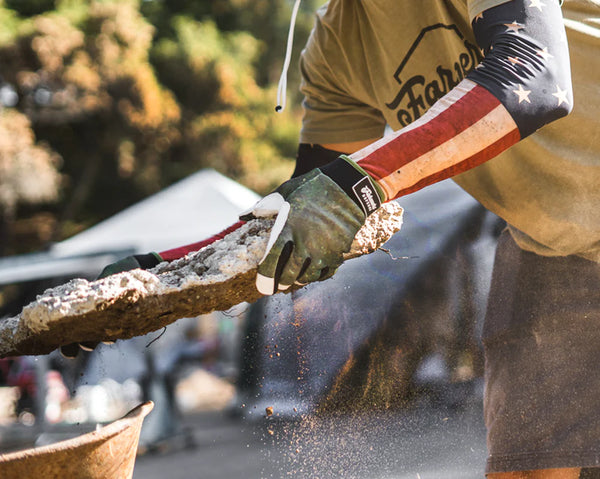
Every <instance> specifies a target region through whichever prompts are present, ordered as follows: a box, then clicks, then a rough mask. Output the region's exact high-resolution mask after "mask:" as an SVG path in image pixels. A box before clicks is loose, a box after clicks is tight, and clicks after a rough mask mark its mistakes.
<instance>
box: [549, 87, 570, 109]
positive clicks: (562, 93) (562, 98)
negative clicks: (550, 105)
mask: <svg viewBox="0 0 600 479" xmlns="http://www.w3.org/2000/svg"><path fill="white" fill-rule="evenodd" d="M567 94H568V92H567V90H561V88H560V86H559V85H556V93H552V96H555V97H556V98H557V99H558V106H560V105H562V104H563V103H566V104H567V105H568V104H569V100H568V99H567Z"/></svg>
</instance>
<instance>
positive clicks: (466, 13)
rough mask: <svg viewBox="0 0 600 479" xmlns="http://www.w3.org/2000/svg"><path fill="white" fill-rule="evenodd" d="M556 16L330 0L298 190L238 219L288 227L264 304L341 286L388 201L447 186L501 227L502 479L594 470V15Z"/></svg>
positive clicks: (494, 430) (494, 403)
mask: <svg viewBox="0 0 600 479" xmlns="http://www.w3.org/2000/svg"><path fill="white" fill-rule="evenodd" d="M563 10H564V12H565V17H566V18H565V19H564V21H563V15H562V12H561V6H560V5H559V0H445V1H441V0H421V1H418V2H416V1H408V0H363V1H360V2H359V1H356V0H331V1H330V2H329V3H328V4H326V5H325V6H323V7H322V8H321V9H320V10H319V12H318V14H317V21H316V24H315V28H314V30H313V32H312V34H311V37H310V39H309V41H308V44H307V46H306V49H305V50H304V52H303V55H302V60H301V70H302V75H303V83H302V87H301V88H302V92H303V93H304V95H305V100H304V107H305V116H304V119H303V127H302V131H301V135H300V142H301V145H300V148H299V154H298V163H297V168H296V172H295V178H293V179H292V180H290V181H288V182H286V183H284V184H283V185H282V186H281V187H279V188H278V189H277V191H276V192H275V193H273V194H271V195H268V196H267V197H265V198H263V200H261V201H260V202H259V203H258V204H257V205H256V206H255V207H254V208H253V209H252V211H250V212H248V213H247V214H245V215H243V218H250V217H257V216H267V215H274V214H276V215H277V220H276V223H275V226H274V228H273V232H272V234H271V238H270V241H269V245H268V247H267V248H268V251H267V253H266V254H265V257H264V258H263V261H262V262H261V265H260V266H259V273H258V277H257V287H258V289H259V290H260V291H261V292H263V293H264V294H273V293H275V292H277V291H278V290H285V289H287V288H289V287H290V286H291V285H292V284H294V283H299V284H305V283H309V282H312V281H316V280H322V279H325V278H327V277H329V276H331V275H332V274H333V273H334V272H335V270H336V268H337V267H338V266H339V265H340V264H341V261H342V254H343V252H345V251H347V250H348V249H349V246H350V244H351V241H352V239H353V237H354V235H355V233H356V231H357V230H358V229H359V228H360V226H361V225H362V224H363V222H364V220H365V218H366V216H368V215H369V214H370V213H372V212H373V211H374V210H375V209H376V208H377V207H378V206H379V205H380V204H381V203H382V202H384V201H389V200H391V199H394V198H398V197H401V196H402V195H404V194H407V193H410V192H413V191H415V190H417V189H419V188H422V187H424V186H426V185H428V184H431V183H434V182H436V181H439V180H442V179H445V178H448V177H454V179H455V181H457V182H458V183H459V184H460V185H461V186H462V187H463V188H464V189H465V190H466V191H468V192H469V193H471V194H472V195H473V196H474V197H475V198H477V199H478V200H479V201H480V202H481V203H482V204H483V205H484V206H486V207H487V208H488V209H490V210H491V211H493V212H494V213H496V214H498V215H499V216H501V217H502V218H504V219H505V220H506V221H507V223H508V224H509V228H508V230H507V231H505V232H504V233H503V235H502V237H501V238H500V241H499V245H498V250H497V256H496V263H495V267H494V277H493V281H492V291H491V293H490V300H489V305H488V314H487V317H486V322H485V325H484V333H483V342H484V349H485V355H486V370H485V379H486V393H485V419H486V425H487V428H488V448H489V458H488V463H487V471H486V472H487V474H488V476H489V477H492V478H494V479H497V478H500V479H504V478H556V479H558V478H561V479H562V478H565V479H566V478H577V477H579V474H580V471H581V468H589V467H594V466H598V465H600V419H599V418H598V417H597V416H598V415H597V414H596V411H595V405H596V398H597V397H600V374H598V373H597V367H596V365H597V364H598V363H599V360H600V348H599V347H598V344H600V328H599V327H598V326H600V293H599V286H600V265H599V264H598V263H599V262H600V212H599V211H600V209H599V207H600V188H599V185H600V159H599V157H598V151H597V150H598V141H597V138H598V132H599V131H600V122H599V120H598V115H597V111H598V107H599V106H600V92H599V91H598V85H600V65H599V64H598V50H597V46H598V44H599V42H600V40H599V39H600V27H599V26H598V21H597V18H598V17H600V2H598V1H597V0H573V1H571V2H566V4H565V5H564V6H563ZM565 25H566V27H567V30H568V33H569V35H568V37H569V44H568V43H567V35H566V34H565ZM569 48H570V50H571V60H570V59H569ZM570 66H572V67H573V72H574V74H573V81H572V80H571V74H570V70H571V69H570ZM573 92H574V95H575V97H576V99H577V101H578V103H577V104H575V108H574V109H573V106H574V97H573ZM572 109H573V112H572V113H571V110H572ZM569 113H571V115H569V116H568V117H567V118H565V119H562V120H560V121H556V120H558V119H559V118H561V117H563V116H566V115H567V114H569ZM386 124H387V125H389V126H391V128H392V129H393V130H394V133H393V134H391V135H388V136H385V137H383V133H384V128H385V126H386ZM545 125H548V126H545ZM542 127H543V128H542ZM540 129H541V130H540ZM538 130H540V131H539V132H538Z"/></svg>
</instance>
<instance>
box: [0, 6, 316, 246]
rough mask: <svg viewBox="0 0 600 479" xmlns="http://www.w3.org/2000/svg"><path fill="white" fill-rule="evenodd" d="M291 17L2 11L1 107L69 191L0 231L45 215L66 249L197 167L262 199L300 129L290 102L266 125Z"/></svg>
mask: <svg viewBox="0 0 600 479" xmlns="http://www.w3.org/2000/svg"><path fill="white" fill-rule="evenodd" d="M305 4H306V6H305V7H303V8H304V10H303V11H302V12H303V13H302V14H301V15H300V16H299V19H298V22H297V28H296V32H297V33H296V47H295V48H296V53H298V50H299V49H300V48H301V46H302V45H303V43H304V40H305V38H306V35H308V32H309V30H310V24H311V22H312V20H311V15H310V14H309V11H311V10H312V8H313V7H312V5H313V2H311V1H307V2H305ZM290 11H291V3H290V2H289V1H288V0H210V1H209V0H203V1H201V0H199V1H187V0H169V1H165V0H144V1H141V0H0V75H1V79H0V102H4V100H3V98H6V99H10V98H12V101H13V103H12V104H10V105H8V104H7V103H5V106H12V107H14V111H12V114H14V115H17V114H19V115H21V117H22V118H23V119H26V120H28V122H29V123H27V126H26V128H29V136H28V137H27V138H29V140H30V143H29V145H30V149H32V148H38V149H39V151H44V152H46V154H47V155H48V161H47V162H46V163H47V165H49V168H50V170H52V171H54V173H55V174H56V168H57V166H56V165H57V163H56V159H57V158H62V163H61V165H62V166H61V167H60V173H61V175H62V178H63V179H64V181H62V182H58V181H56V182H55V183H52V184H53V187H54V188H55V190H54V193H53V194H52V195H49V194H48V195H46V196H44V199H43V202H42V203H40V205H41V206H39V207H37V209H36V207H34V208H32V207H30V208H29V209H23V208H19V207H18V204H19V202H17V206H13V207H12V211H13V212H14V213H12V216H6V215H5V217H6V218H8V219H7V220H5V223H7V222H10V221H13V220H14V221H15V222H17V223H18V222H19V221H28V222H29V223H28V224H30V223H31V221H30V220H31V218H32V217H35V216H36V215H38V216H39V215H40V214H42V216H44V217H45V218H48V217H51V218H52V219H53V221H54V222H55V223H56V225H57V226H56V230H55V234H54V239H62V238H64V237H66V236H69V235H71V234H73V233H75V232H77V231H79V230H81V229H82V228H85V227H87V226H89V225H91V224H93V223H95V222H97V221H99V220H101V219H103V218H105V217H107V216H109V215H111V214H114V213H115V212H117V211H119V210H120V209H122V208H124V207H126V206H128V205H129V204H131V203H133V202H135V201H138V200H139V199H141V198H143V197H144V196H146V195H148V194H151V193H153V192H155V191H157V190H159V189H160V188H163V187H165V186H167V185H168V184H170V183H172V182H173V181H176V180H179V179H181V178H182V177H184V176H186V175H188V174H190V173H192V172H194V171H196V170H198V169H199V168H204V167H213V168H216V169H217V170H219V171H221V172H223V173H225V174H226V175H228V176H230V177H232V178H234V179H236V180H238V181H241V182H242V183H244V184H246V185H247V186H250V187H251V188H253V189H255V190H257V191H258V192H260V193H267V192H268V191H269V190H270V189H272V188H273V187H275V186H276V185H277V184H279V183H280V182H281V181H283V180H284V179H285V178H286V177H287V176H288V175H289V174H290V172H291V170H292V166H293V162H292V161H291V160H292V158H293V156H294V155H295V149H296V143H297V135H298V128H299V119H300V113H299V110H300V109H299V101H289V102H288V105H290V106H291V108H290V106H289V107H288V111H286V112H285V113H284V114H282V115H277V114H275V113H274V106H275V96H276V95H275V83H276V82H277V81H278V79H279V71H280V69H281V65H282V63H283V56H284V52H285V41H286V38H287V31H288V27H289V15H290ZM295 58H297V56H296V57H295ZM292 70H294V69H293V68H292ZM297 81H298V79H297V75H296V77H295V78H294V76H292V78H291V79H290V87H289V91H290V96H291V97H294V91H295V90H297V88H295V86H294V85H297ZM3 85H4V86H6V88H7V89H6V90H3V88H4V86H3ZM3 91H4V93H6V94H4V93H3ZM11 92H12V93H11ZM7 95H8V96H7ZM11 95H12V96H11ZM295 99H296V100H298V97H297V96H296V97H295ZM24 128H25V126H24ZM10 138H13V136H10ZM36 141H37V143H36ZM21 147H23V145H21V146H19V145H18V144H17V143H15V145H14V148H12V147H11V148H12V149H10V150H7V151H11V152H15V153H14V155H15V156H14V158H13V159H12V160H11V161H12V163H15V162H19V161H22V160H20V159H19V158H21V156H19V155H18V154H17V153H16V152H17V150H16V149H15V148H21ZM35 151H38V150H35ZM3 154H4V153H3ZM7 154H8V155H10V154H13V153H7ZM15 164H16V163H15ZM50 170H48V171H50ZM32 171H33V170H32ZM56 177H57V178H58V175H57V176H56ZM6 178H7V179H6V181H5V183H6V185H7V186H2V188H4V189H5V190H6V191H13V190H14V191H20V190H19V188H20V187H18V186H17V185H16V183H15V185H14V186H8V184H9V183H11V184H12V183H13V182H14V181H16V180H14V179H12V177H9V176H6ZM9 178H10V179H9ZM48 184H50V183H48ZM0 185H3V183H0ZM61 187H62V190H61V193H62V194H61V195H58V190H59V189H60V188H61ZM11 188H12V189H11ZM40 191H42V190H40ZM50 200H56V201H58V203H57V204H56V206H54V207H49V206H48V205H47V204H46V203H47V202H48V201H50ZM0 201H2V200H0ZM19 201H20V202H21V204H24V199H23V201H21V200H19ZM39 201H42V200H39ZM30 203H31V201H30ZM10 218H13V220H10ZM9 220H10V221H9ZM44 224H45V225H46V226H45V228H46V229H47V225H48V224H49V222H48V221H45V222H44ZM18 230H20V229H19V228H13V232H14V231H18ZM42 236H43V235H40V238H41V237H42ZM10 240H11V241H10V244H8V246H7V249H6V250H5V252H11V251H12V252H14V251H16V249H15V245H16V244H18V238H17V237H16V236H14V235H13V237H11V238H10ZM11 244H12V246H11ZM39 246H41V245H38V247H39Z"/></svg>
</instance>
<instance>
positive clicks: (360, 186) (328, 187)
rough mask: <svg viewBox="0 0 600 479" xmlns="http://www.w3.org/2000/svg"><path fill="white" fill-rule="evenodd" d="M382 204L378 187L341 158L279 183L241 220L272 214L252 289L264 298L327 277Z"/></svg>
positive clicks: (337, 265) (364, 173)
mask: <svg viewBox="0 0 600 479" xmlns="http://www.w3.org/2000/svg"><path fill="white" fill-rule="evenodd" d="M383 200H384V194H383V190H382V189H381V188H380V187H379V185H378V184H377V183H376V182H375V181H374V180H373V179H372V178H371V177H370V176H369V175H368V174H367V173H366V172H365V171H363V170H362V168H360V166H358V165H357V164H356V163H354V162H353V161H352V160H351V159H350V158H348V157H346V156H344V155H342V156H340V158H338V159H337V160H335V161H333V162H331V163H329V164H328V165H325V166H324V167H322V168H316V169H314V170H312V171H310V172H309V173H306V174H305V175H302V176H299V177H297V178H293V179H291V180H289V181H287V182H285V183H283V184H282V185H281V186H280V187H279V188H277V190H275V192H273V193H271V194H270V195H268V196H265V197H264V198H263V199H262V200H260V201H259V202H258V203H257V204H256V205H255V206H254V207H253V208H252V209H250V210H249V211H247V212H245V213H243V214H242V215H241V216H240V218H241V219H243V220H249V219H252V218H268V217H275V216H276V220H275V224H274V226H273V229H272V231H271V235H270V237H269V241H268V243H267V250H266V253H265V256H264V257H263V259H262V260H261V261H260V263H259V266H258V275H257V278H256V287H257V289H258V290H259V291H260V292H261V293H262V294H267V295H269V294H274V293H276V292H277V291H278V290H286V289H288V288H289V287H290V286H291V285H292V284H294V283H295V284H306V283H310V282H313V281H319V280H323V279H326V278H329V277H331V276H332V275H333V274H334V273H335V271H336V270H337V268H338V267H339V266H340V265H341V264H342V261H343V254H344V253H346V252H348V251H349V250H350V246H351V245H352V241H353V240H354V237H355V236H356V233H357V232H358V230H359V229H360V228H361V226H362V225H363V224H364V222H365V219H366V217H367V216H368V215H370V214H371V213H373V212H374V211H375V210H376V209H377V208H379V206H380V205H381V202H382V201H383Z"/></svg>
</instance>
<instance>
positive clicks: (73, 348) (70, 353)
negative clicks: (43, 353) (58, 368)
mask: <svg viewBox="0 0 600 479" xmlns="http://www.w3.org/2000/svg"><path fill="white" fill-rule="evenodd" d="M60 354H61V356H62V357H63V358H67V359H75V358H76V357H77V355H78V354H79V344H77V343H71V344H65V345H64V346H61V347H60Z"/></svg>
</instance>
